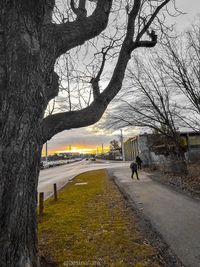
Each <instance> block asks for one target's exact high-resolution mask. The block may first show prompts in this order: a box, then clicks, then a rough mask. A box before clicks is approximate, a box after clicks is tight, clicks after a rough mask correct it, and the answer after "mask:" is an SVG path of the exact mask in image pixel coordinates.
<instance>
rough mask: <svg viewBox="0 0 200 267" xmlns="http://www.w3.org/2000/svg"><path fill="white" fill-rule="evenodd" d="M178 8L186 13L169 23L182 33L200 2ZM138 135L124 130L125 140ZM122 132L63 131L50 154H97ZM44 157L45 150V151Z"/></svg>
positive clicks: (179, 1) (181, 2)
mask: <svg viewBox="0 0 200 267" xmlns="http://www.w3.org/2000/svg"><path fill="white" fill-rule="evenodd" d="M176 6H177V8H178V9H179V10H180V11H182V12H184V13H186V14H184V15H181V16H179V17H176V18H169V19H168V21H169V23H176V28H177V29H178V30H179V31H181V30H183V29H185V28H187V27H189V25H190V24H191V23H192V21H193V20H194V17H195V16H197V15H198V14H200V2H199V0H190V1H189V0H176ZM135 134H138V129H128V130H127V129H125V130H123V135H124V139H127V138H128V137H130V136H133V135H135ZM119 136H120V130H118V131H115V132H113V133H112V132H109V131H102V130H97V127H96V125H93V126H89V127H83V128H79V129H72V130H68V131H63V132H61V133H59V134H57V135H55V136H54V137H53V138H52V139H51V140H50V141H48V154H54V153H59V152H67V151H69V150H71V151H74V152H78V151H79V152H82V153H96V152H97V151H98V152H101V151H102V144H103V148H104V151H106V150H107V149H108V147H109V143H110V141H111V140H113V139H116V140H119ZM43 155H44V150H43Z"/></svg>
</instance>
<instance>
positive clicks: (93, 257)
mask: <svg viewBox="0 0 200 267" xmlns="http://www.w3.org/2000/svg"><path fill="white" fill-rule="evenodd" d="M77 183H78V184H77ZM58 197H59V199H58V201H57V202H55V201H54V200H53V199H48V200H47V201H46V202H45V213H44V215H43V216H42V217H40V218H39V224H38V232H39V249H40V253H41V255H42V256H44V257H46V258H48V259H51V260H52V261H53V262H56V263H57V264H58V266H61V267H62V266H108V267H118V266H119V267H129V266H130V267H132V266H135V267H157V266H160V265H159V263H158V257H157V252H156V251H155V250H154V249H153V248H152V247H151V246H150V245H149V243H148V242H147V241H146V240H145V239H144V238H143V237H142V235H141V234H140V233H139V232H138V230H137V228H136V223H135V221H134V218H133V215H132V212H131V210H130V208H128V207H127V206H126V203H125V201H124V199H123V197H122V195H121V194H120V192H119V191H118V189H117V187H116V185H115V184H114V183H113V181H112V179H111V178H110V177H109V176H108V174H107V172H106V170H98V171H91V172H87V173H83V174H81V175H79V176H77V177H76V178H75V179H74V180H73V181H72V182H71V183H70V184H68V185H67V186H66V187H65V188H63V189H62V190H61V191H59V195H58Z"/></svg>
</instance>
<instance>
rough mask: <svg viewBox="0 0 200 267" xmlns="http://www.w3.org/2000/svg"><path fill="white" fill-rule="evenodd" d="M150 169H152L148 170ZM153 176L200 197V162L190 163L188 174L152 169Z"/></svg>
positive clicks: (159, 180)
mask: <svg viewBox="0 0 200 267" xmlns="http://www.w3.org/2000/svg"><path fill="white" fill-rule="evenodd" d="M148 171H150V170H148ZM151 174H152V175H151V178H152V179H154V180H156V181H158V182H162V183H165V184H167V185H169V186H172V187H174V188H175V189H177V190H180V191H182V192H184V193H186V194H188V195H190V196H192V197H194V198H197V199H200V164H199V163H195V164H189V165H188V175H183V176H175V175H171V174H169V173H168V174H166V173H161V172H159V171H151Z"/></svg>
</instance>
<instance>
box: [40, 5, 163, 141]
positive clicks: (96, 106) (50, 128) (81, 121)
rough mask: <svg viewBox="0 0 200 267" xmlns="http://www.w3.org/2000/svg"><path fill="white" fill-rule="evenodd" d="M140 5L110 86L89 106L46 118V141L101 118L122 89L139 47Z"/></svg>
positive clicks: (130, 21)
mask: <svg viewBox="0 0 200 267" xmlns="http://www.w3.org/2000/svg"><path fill="white" fill-rule="evenodd" d="M104 2H105V1H104ZM165 2H167V1H165ZM98 3H99V1H98ZM140 7H141V0H135V1H134V5H133V8H132V10H131V12H130V13H129V18H128V26H127V33H126V37H125V39H124V42H123V44H122V47H121V50H120V53H119V58H118V61H117V64H116V67H115V69H114V72H113V75H112V78H111V80H110V82H109V84H108V86H107V87H106V88H105V90H104V91H103V92H102V93H101V94H99V93H98V95H97V96H95V100H94V101H93V102H92V103H91V105H89V106H88V107H87V108H85V109H82V110H80V111H74V112H64V113H60V114H55V115H51V116H48V117H47V118H45V119H44V124H43V140H44V142H45V141H46V140H48V139H50V138H51V137H52V136H54V135H55V134H57V133H59V132H61V131H63V130H68V129H71V128H79V127H83V126H88V125H91V124H93V123H95V122H97V121H98V120H99V119H100V118H101V116H102V115H103V113H104V111H105V109H106V107H107V106H108V104H109V103H110V102H111V100H112V99H113V98H114V97H115V96H116V95H117V93H118V92H119V91H120V89H121V87H122V82H123V79H124V75H125V70H126V67H127V64H128V61H129V59H130V58H131V52H132V51H133V50H134V49H136V48H137V47H138V46H137V45H138V42H137V43H135V42H133V37H134V34H135V20H136V18H137V16H138V14H139V11H140ZM155 12H157V11H155ZM153 15H154V13H153ZM156 40H157V39H156ZM149 42H152V46H154V45H155V44H156V41H155V39H153V38H152V40H150V41H149ZM100 72H101V70H100Z"/></svg>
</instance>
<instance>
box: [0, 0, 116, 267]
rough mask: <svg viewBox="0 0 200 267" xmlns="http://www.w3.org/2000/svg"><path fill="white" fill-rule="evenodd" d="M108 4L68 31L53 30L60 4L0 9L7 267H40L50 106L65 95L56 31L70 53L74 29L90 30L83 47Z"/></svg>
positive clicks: (0, 172) (1, 231)
mask: <svg viewBox="0 0 200 267" xmlns="http://www.w3.org/2000/svg"><path fill="white" fill-rule="evenodd" d="M103 2H104V5H105V6H106V7H107V8H106V9H105V8H104V5H103V4H102V2H101V3H100V2H99V4H98V8H99V10H95V13H94V14H93V15H92V17H90V18H84V22H82V21H80V22H77V21H75V22H74V23H72V22H71V23H68V24H65V25H64V24H63V25H55V24H51V13H52V9H53V6H54V0H47V1H42V0H35V1H32V0H27V1H23V0H19V1H4V2H1V3H0V266H1V267H29V266H30V267H38V266H39V259H38V249H37V214H36V210H37V184H38V175H39V167H40V157H41V149H42V145H43V136H42V122H43V118H44V112H45V109H46V106H47V104H48V102H49V100H50V99H52V98H54V97H55V96H56V95H57V94H58V89H59V88H58V75H57V74H56V73H55V72H54V64H55V61H56V59H57V57H58V49H57V48H58V47H59V40H56V39H55V29H56V34H58V35H59V31H57V28H59V29H60V28H62V30H63V31H64V32H66V36H65V35H63V36H62V43H61V41H60V46H61V45H62V49H65V50H66V51H67V49H68V46H70V47H73V45H74V46H76V45H77V43H76V42H77V41H76V38H77V35H76V34H77V32H76V31H75V32H73V31H74V29H73V27H71V26H73V25H75V27H76V28H80V25H82V24H84V25H85V26H86V29H85V31H86V32H87V34H88V36H86V37H84V34H82V35H81V36H80V37H79V39H78V43H79V42H80V43H83V42H84V41H85V40H86V39H89V38H92V37H93V36H95V35H96V34H99V33H100V32H101V31H102V30H103V29H104V28H105V27H106V25H107V21H108V15H109V11H110V10H109V9H110V7H111V3H112V1H111V0H104V1H103ZM107 5H108V6H107ZM95 16H98V20H95ZM101 16H102V19H103V23H102V22H101ZM93 20H94V21H95V23H96V24H94V25H93V23H92V22H93ZM69 26H70V27H69ZM87 28H88V29H87ZM65 29H66V30H65ZM87 30H88V31H87ZM61 35H62V33H61ZM61 35H60V36H61ZM69 36H70V40H68V37H69Z"/></svg>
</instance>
